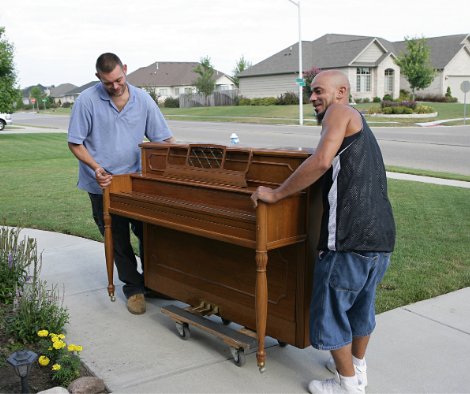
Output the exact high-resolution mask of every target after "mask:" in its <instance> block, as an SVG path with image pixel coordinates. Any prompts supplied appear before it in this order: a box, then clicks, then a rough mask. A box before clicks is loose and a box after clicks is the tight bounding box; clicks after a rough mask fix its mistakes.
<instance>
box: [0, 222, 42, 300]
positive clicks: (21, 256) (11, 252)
mask: <svg viewBox="0 0 470 394" xmlns="http://www.w3.org/2000/svg"><path fill="white" fill-rule="evenodd" d="M19 233H20V229H14V228H13V229H9V228H7V227H2V228H0V283H1V286H0V304H4V305H12V304H13V301H14V299H15V297H16V295H17V294H19V293H21V292H22V291H23V287H24V285H25V283H26V281H27V279H28V272H27V270H28V267H29V265H30V264H31V262H32V259H33V258H34V253H35V249H34V248H35V243H34V240H30V239H28V240H22V241H18V238H19Z"/></svg>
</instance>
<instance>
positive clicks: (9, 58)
mask: <svg viewBox="0 0 470 394" xmlns="http://www.w3.org/2000/svg"><path fill="white" fill-rule="evenodd" d="M4 33H5V28H4V27H2V26H0V92H2V93H1V94H0V112H8V113H9V112H13V109H14V104H15V103H16V102H17V100H18V98H19V96H20V92H19V90H18V89H17V88H16V72H15V66H14V63H13V52H14V48H13V45H12V44H10V43H9V42H8V40H7V39H6V38H5V36H4Z"/></svg>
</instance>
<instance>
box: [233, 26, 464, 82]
mask: <svg viewBox="0 0 470 394" xmlns="http://www.w3.org/2000/svg"><path fill="white" fill-rule="evenodd" d="M464 42H465V43H466V44H467V46H468V47H469V48H470V38H469V35H466V34H458V35H453V36H445V37H435V38H428V39H427V43H428V45H429V46H430V48H431V63H432V65H433V66H434V67H435V68H438V69H439V68H441V69H442V68H443V67H444V66H445V65H446V64H448V63H449V61H450V60H451V59H452V58H453V57H454V56H455V54H456V53H457V52H458V51H459V50H460V48H461V47H462V46H463V45H464ZM373 43H376V44H377V45H379V46H381V47H383V48H384V56H390V55H392V56H398V55H399V54H400V52H403V51H404V50H405V49H406V44H405V41H399V42H390V41H387V40H385V39H383V38H381V37H369V36H357V35H347V34H325V35H324V36H322V37H320V38H318V39H316V40H314V41H302V69H303V70H304V71H305V70H308V69H310V68H312V67H318V68H321V69H329V68H341V67H347V66H349V65H350V64H351V63H352V62H353V61H354V60H355V59H356V58H357V57H358V55H359V54H360V53H361V52H362V51H364V50H365V49H366V48H367V47H368V46H369V45H372V44H373ZM384 56H382V57H380V58H379V59H378V61H377V62H376V63H378V62H380V61H381V60H382V59H383V57H384ZM298 62H299V60H298V43H297V44H294V45H292V46H290V47H288V48H285V49H283V50H282V51H280V52H278V53H276V54H274V55H272V56H270V57H268V58H267V59H265V60H263V61H261V62H259V63H257V64H255V65H253V66H252V67H250V68H248V69H247V70H245V71H243V72H241V73H240V74H239V75H238V76H239V77H242V78H243V77H250V76H259V75H272V74H290V73H295V72H297V71H298V69H299V66H298V64H299V63H298ZM364 65H365V64H364ZM373 65H376V64H370V66H373Z"/></svg>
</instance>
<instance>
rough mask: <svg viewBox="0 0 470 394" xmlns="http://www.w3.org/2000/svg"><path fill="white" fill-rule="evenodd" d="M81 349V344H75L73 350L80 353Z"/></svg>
mask: <svg viewBox="0 0 470 394" xmlns="http://www.w3.org/2000/svg"><path fill="white" fill-rule="evenodd" d="M82 350H83V346H81V345H75V351H76V352H79V353H80V352H81V351H82Z"/></svg>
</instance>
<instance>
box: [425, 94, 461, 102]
mask: <svg viewBox="0 0 470 394" xmlns="http://www.w3.org/2000/svg"><path fill="white" fill-rule="evenodd" d="M416 100H417V101H427V102H432V103H455V102H457V98H456V97H448V96H443V95H441V94H421V95H416Z"/></svg>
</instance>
